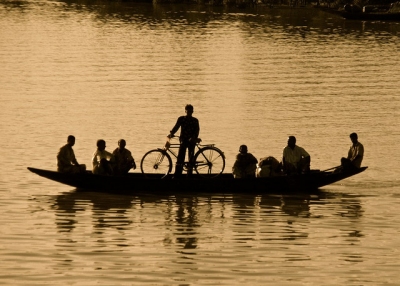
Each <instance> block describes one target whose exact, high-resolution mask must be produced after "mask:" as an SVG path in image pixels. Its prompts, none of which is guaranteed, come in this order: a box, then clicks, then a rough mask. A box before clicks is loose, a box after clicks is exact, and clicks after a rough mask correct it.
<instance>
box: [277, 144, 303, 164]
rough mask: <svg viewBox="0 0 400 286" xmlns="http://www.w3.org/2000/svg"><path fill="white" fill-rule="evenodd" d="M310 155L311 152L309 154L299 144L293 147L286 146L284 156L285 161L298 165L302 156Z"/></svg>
mask: <svg viewBox="0 0 400 286" xmlns="http://www.w3.org/2000/svg"><path fill="white" fill-rule="evenodd" d="M309 156H310V154H308V153H307V151H306V150H304V149H303V148H302V147H299V146H297V145H295V146H294V148H293V149H292V148H290V147H289V146H286V147H285V148H284V149H283V158H285V162H286V163H290V164H293V165H295V166H296V165H297V163H299V162H300V160H301V158H303V157H304V158H305V157H309Z"/></svg>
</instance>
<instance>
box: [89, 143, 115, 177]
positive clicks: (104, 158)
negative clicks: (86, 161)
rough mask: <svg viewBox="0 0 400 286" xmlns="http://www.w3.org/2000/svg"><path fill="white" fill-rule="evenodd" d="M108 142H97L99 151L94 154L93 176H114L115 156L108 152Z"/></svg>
mask: <svg viewBox="0 0 400 286" xmlns="http://www.w3.org/2000/svg"><path fill="white" fill-rule="evenodd" d="M105 149H106V141H104V140H103V139H99V140H97V150H96V151H95V152H94V154H93V158H92V165H93V170H92V172H93V174H97V175H112V174H113V166H112V165H113V164H114V155H113V154H111V153H110V152H107V151H106V150H105Z"/></svg>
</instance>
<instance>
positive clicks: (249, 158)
mask: <svg viewBox="0 0 400 286" xmlns="http://www.w3.org/2000/svg"><path fill="white" fill-rule="evenodd" d="M257 162H258V161H257V159H256V157H254V156H253V155H252V154H251V153H248V152H247V146H246V145H241V146H240V148H239V154H237V155H236V161H235V163H234V164H233V167H232V173H233V176H234V177H235V178H254V177H255V176H256V168H257Z"/></svg>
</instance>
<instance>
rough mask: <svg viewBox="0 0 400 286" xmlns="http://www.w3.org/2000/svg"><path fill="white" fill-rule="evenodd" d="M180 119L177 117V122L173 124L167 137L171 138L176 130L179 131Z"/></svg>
mask: <svg viewBox="0 0 400 286" xmlns="http://www.w3.org/2000/svg"><path fill="white" fill-rule="evenodd" d="M181 118H182V117H179V118H178V120H177V121H176V123H175V126H174V127H173V128H172V129H171V131H170V132H169V135H168V137H170V138H171V137H173V136H174V134H175V133H176V131H178V129H179V127H181Z"/></svg>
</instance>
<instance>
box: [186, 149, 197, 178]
mask: <svg viewBox="0 0 400 286" xmlns="http://www.w3.org/2000/svg"><path fill="white" fill-rule="evenodd" d="M195 147H196V144H195V143H193V144H192V143H190V144H188V155H189V164H188V171H187V174H188V176H190V175H192V174H193V166H194V149H195Z"/></svg>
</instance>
